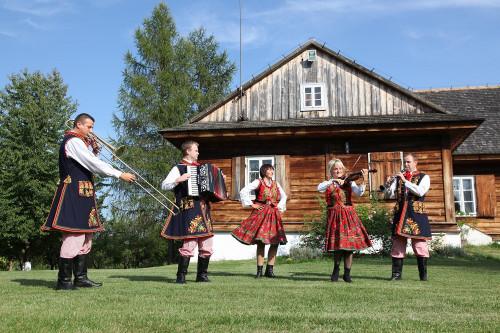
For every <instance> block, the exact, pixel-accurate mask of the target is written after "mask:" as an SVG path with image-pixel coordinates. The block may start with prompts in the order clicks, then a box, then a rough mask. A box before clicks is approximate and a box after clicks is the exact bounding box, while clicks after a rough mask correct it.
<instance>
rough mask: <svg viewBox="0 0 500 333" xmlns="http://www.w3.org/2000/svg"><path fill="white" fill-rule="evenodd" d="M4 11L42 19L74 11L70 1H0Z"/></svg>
mask: <svg viewBox="0 0 500 333" xmlns="http://www.w3.org/2000/svg"><path fill="white" fill-rule="evenodd" d="M0 5H1V7H2V8H3V9H6V10H9V11H12V12H17V13H23V14H29V15H34V16H40V17H48V16H54V15H57V14H60V13H64V12H68V11H73V10H74V8H73V4H72V3H71V1H69V0H0Z"/></svg>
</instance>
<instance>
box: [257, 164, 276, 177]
mask: <svg viewBox="0 0 500 333" xmlns="http://www.w3.org/2000/svg"><path fill="white" fill-rule="evenodd" d="M269 169H273V170H274V167H273V166H272V165H271V164H267V163H266V164H262V166H261V167H260V170H259V173H260V178H264V177H265V176H266V172H267V170H269Z"/></svg>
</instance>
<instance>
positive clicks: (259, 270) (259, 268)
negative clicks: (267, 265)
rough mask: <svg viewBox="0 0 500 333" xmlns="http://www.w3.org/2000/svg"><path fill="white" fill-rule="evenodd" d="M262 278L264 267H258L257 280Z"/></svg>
mask: <svg viewBox="0 0 500 333" xmlns="http://www.w3.org/2000/svg"><path fill="white" fill-rule="evenodd" d="M261 277H262V266H257V274H255V278H256V279H260V278H261Z"/></svg>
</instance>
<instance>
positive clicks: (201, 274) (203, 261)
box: [196, 257, 210, 282]
mask: <svg viewBox="0 0 500 333" xmlns="http://www.w3.org/2000/svg"><path fill="white" fill-rule="evenodd" d="M209 262H210V257H207V258H202V257H198V271H197V273H196V282H210V280H209V279H208V263H209Z"/></svg>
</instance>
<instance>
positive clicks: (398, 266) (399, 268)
mask: <svg viewBox="0 0 500 333" xmlns="http://www.w3.org/2000/svg"><path fill="white" fill-rule="evenodd" d="M402 278H403V258H394V257H393V258H392V276H391V281H397V280H401V279H402Z"/></svg>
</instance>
